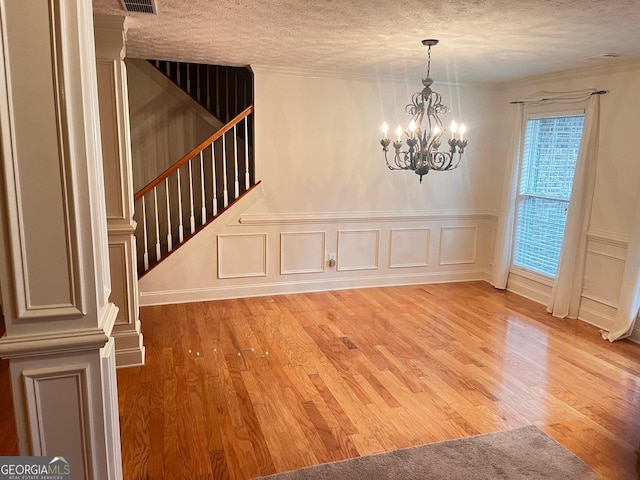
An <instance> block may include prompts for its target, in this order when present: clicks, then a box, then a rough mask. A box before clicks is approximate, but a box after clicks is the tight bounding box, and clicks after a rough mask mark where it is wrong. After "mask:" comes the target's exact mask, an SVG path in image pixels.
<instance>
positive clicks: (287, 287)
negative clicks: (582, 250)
mask: <svg viewBox="0 0 640 480" xmlns="http://www.w3.org/2000/svg"><path fill="white" fill-rule="evenodd" d="M473 280H484V281H488V280H489V276H488V272H486V271H485V270H479V269H478V270H457V271H449V272H429V273H423V274H409V275H386V276H380V275H378V276H370V277H352V278H345V279H330V280H309V281H291V282H272V283H256V284H251V285H228V286H227V285H225V286H217V287H209V288H198V289H185V290H173V291H164V292H140V306H152V305H166V304H172V303H190V302H205V301H211V300H225V299H230V298H246V297H262V296H267V295H285V294H292V293H308V292H321V291H329V290H346V289H351V288H372V287H391V286H400V285H419V284H427V283H448V282H468V281H473Z"/></svg>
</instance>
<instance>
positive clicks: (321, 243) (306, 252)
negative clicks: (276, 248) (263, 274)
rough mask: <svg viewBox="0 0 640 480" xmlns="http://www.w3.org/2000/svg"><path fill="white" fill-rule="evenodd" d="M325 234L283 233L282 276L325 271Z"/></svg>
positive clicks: (281, 244)
mask: <svg viewBox="0 0 640 480" xmlns="http://www.w3.org/2000/svg"><path fill="white" fill-rule="evenodd" d="M324 250H325V232H282V233H281V234H280V274H281V275H287V274H293V273H321V272H323V271H324Z"/></svg>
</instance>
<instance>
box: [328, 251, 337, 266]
mask: <svg viewBox="0 0 640 480" xmlns="http://www.w3.org/2000/svg"><path fill="white" fill-rule="evenodd" d="M327 265H328V266H329V268H335V266H336V254H335V253H329V254H327Z"/></svg>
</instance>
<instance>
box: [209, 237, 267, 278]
mask: <svg viewBox="0 0 640 480" xmlns="http://www.w3.org/2000/svg"><path fill="white" fill-rule="evenodd" d="M266 275H267V234H266V233H257V234H224V235H223V234H220V235H218V278H244V277H264V276H266Z"/></svg>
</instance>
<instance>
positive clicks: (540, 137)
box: [513, 113, 584, 278]
mask: <svg viewBox="0 0 640 480" xmlns="http://www.w3.org/2000/svg"><path fill="white" fill-rule="evenodd" d="M583 125H584V113H569V114H562V115H558V114H556V115H554V116H536V117H529V118H528V119H527V123H526V127H525V138H524V148H523V152H522V169H521V173H520V184H519V190H518V206H517V213H516V215H517V226H516V239H515V249H514V258H513V265H514V266H515V267H519V268H521V269H524V270H528V271H532V272H535V273H538V274H542V275H544V276H547V277H551V278H554V277H555V275H556V270H557V268H558V259H559V258H560V248H561V247H562V239H563V236H564V226H565V222H566V216H567V209H568V207H569V199H570V197H571V187H572V185H573V174H574V171H575V168H576V160H577V158H578V150H579V149H580V140H581V139H582V127H583Z"/></svg>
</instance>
